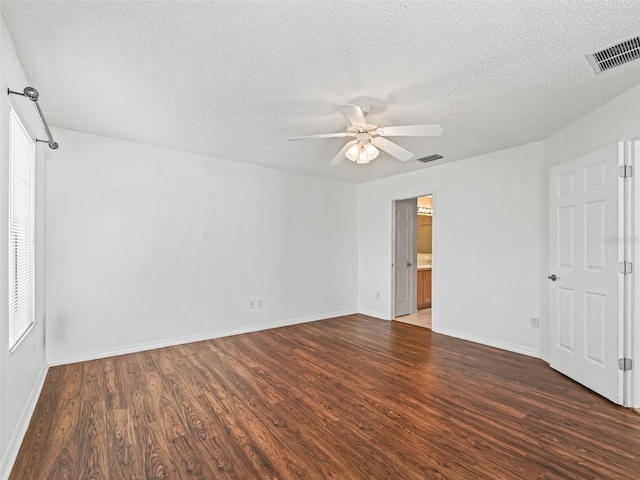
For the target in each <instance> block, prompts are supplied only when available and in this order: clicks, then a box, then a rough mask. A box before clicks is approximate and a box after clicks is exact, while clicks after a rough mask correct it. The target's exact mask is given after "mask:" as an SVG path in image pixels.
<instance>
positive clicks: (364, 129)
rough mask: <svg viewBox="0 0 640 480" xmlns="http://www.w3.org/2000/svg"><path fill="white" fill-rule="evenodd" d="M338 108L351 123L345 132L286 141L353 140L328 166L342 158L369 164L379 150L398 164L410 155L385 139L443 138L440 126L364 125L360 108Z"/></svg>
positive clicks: (347, 106)
mask: <svg viewBox="0 0 640 480" xmlns="http://www.w3.org/2000/svg"><path fill="white" fill-rule="evenodd" d="M340 108H341V109H342V113H344V114H345V116H346V117H347V118H348V119H349V122H351V127H349V128H348V129H347V131H346V132H339V133H325V134H321V135H307V136H304V137H292V138H290V139H289V140H306V139H314V138H332V137H354V138H355V140H351V141H349V142H347V144H346V145H345V146H344V147H342V150H340V151H339V152H338V154H337V155H336V156H335V157H334V158H333V160H331V162H330V163H329V165H337V164H339V163H342V162H343V161H344V159H345V158H348V159H349V160H351V161H352V162H356V163H359V164H364V163H369V162H370V161H371V160H373V159H374V158H376V157H377V156H378V155H379V153H380V151H379V150H378V149H380V150H384V151H385V152H387V153H388V154H389V155H391V156H393V157H395V158H397V159H398V160H400V161H401V162H406V161H407V160H411V159H412V158H413V153H411V152H410V151H409V150H405V149H404V148H402V147H401V146H400V145H398V144H396V143H393V142H392V141H390V140H387V139H386V138H385V137H439V136H440V135H442V127H440V125H406V126H400V127H376V126H374V125H367V122H366V121H365V119H364V113H363V112H362V109H361V108H360V107H359V106H357V105H340Z"/></svg>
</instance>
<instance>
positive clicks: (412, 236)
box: [393, 195, 433, 329]
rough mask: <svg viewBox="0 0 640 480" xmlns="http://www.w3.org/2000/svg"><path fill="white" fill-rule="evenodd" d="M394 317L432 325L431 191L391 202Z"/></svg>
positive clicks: (417, 324)
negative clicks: (429, 193) (392, 206)
mask: <svg viewBox="0 0 640 480" xmlns="http://www.w3.org/2000/svg"><path fill="white" fill-rule="evenodd" d="M394 220H395V221H394V262H393V268H394V274H393V278H394V286H393V292H394V315H393V319H394V320H396V321H399V322H403V323H409V324H411V325H416V326H419V327H423V328H429V329H430V328H431V326H432V299H433V295H432V292H433V288H432V286H433V195H423V196H420V197H415V198H410V199H406V200H398V201H396V202H394Z"/></svg>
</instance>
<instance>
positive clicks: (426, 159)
mask: <svg viewBox="0 0 640 480" xmlns="http://www.w3.org/2000/svg"><path fill="white" fill-rule="evenodd" d="M441 158H444V157H443V156H442V155H438V154H435V155H429V156H428V157H421V158H418V159H417V160H418V161H419V162H422V163H428V162H433V161H434V160H440V159H441Z"/></svg>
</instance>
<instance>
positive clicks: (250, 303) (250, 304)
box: [249, 300, 256, 310]
mask: <svg viewBox="0 0 640 480" xmlns="http://www.w3.org/2000/svg"><path fill="white" fill-rule="evenodd" d="M254 308H256V301H255V300H249V310H253V309H254Z"/></svg>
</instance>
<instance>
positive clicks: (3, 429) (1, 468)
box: [0, 21, 47, 479]
mask: <svg viewBox="0 0 640 480" xmlns="http://www.w3.org/2000/svg"><path fill="white" fill-rule="evenodd" d="M0 23H1V24H2V25H1V30H2V36H1V52H2V57H1V62H0V84H1V85H0V479H5V478H7V477H8V475H9V472H10V469H11V467H12V465H13V462H14V460H15V456H16V455H17V453H18V452H17V449H18V448H19V446H20V443H21V441H22V437H23V435H24V433H25V431H26V427H27V426H28V422H29V420H30V418H31V413H32V410H33V408H34V407H35V402H36V400H37V398H38V395H39V393H40V389H41V387H42V382H43V380H44V376H45V374H46V371H47V369H46V361H45V343H44V336H45V317H44V313H45V309H44V305H45V285H44V281H45V275H44V266H45V257H44V253H45V248H44V239H45V222H44V220H45V208H44V207H45V160H44V159H45V147H44V146H42V145H39V146H38V148H37V153H36V321H37V324H36V327H35V328H34V329H33V330H32V331H31V332H30V333H29V335H28V336H27V337H26V338H25V339H24V340H23V341H22V343H21V344H20V345H19V346H18V348H17V349H16V350H15V351H14V352H13V353H11V354H10V353H9V340H8V313H9V312H8V307H7V304H8V293H9V291H8V280H9V271H8V263H7V262H8V255H7V252H8V251H9V246H8V244H7V241H8V237H9V234H8V231H7V226H8V207H9V205H8V195H9V193H8V182H7V178H8V175H9V142H8V138H9V104H10V102H11V103H12V104H13V105H14V107H15V109H16V111H17V112H18V114H19V115H20V117H21V119H22V121H23V123H24V124H25V127H26V128H27V129H28V130H29V132H30V134H32V135H34V136H35V135H40V134H41V132H42V127H41V124H40V119H39V118H38V115H37V113H36V111H35V109H34V107H33V105H31V101H29V100H27V99H24V98H22V97H15V96H11V97H10V96H9V95H7V94H6V91H7V88H9V87H10V88H11V89H12V90H17V91H22V89H23V88H24V87H26V86H27V85H29V81H28V80H27V78H26V77H25V74H24V71H23V70H22V66H21V64H20V61H19V60H18V56H17V55H16V51H15V49H14V47H13V42H12V41H11V37H10V36H9V33H8V32H7V28H6V26H5V24H4V21H0ZM36 88H37V86H36Z"/></svg>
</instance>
